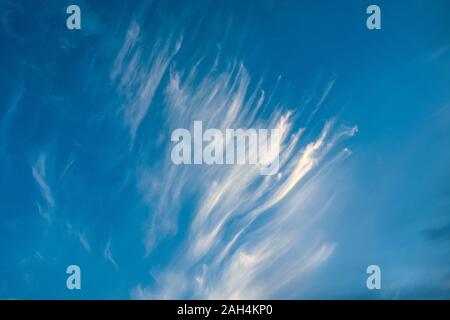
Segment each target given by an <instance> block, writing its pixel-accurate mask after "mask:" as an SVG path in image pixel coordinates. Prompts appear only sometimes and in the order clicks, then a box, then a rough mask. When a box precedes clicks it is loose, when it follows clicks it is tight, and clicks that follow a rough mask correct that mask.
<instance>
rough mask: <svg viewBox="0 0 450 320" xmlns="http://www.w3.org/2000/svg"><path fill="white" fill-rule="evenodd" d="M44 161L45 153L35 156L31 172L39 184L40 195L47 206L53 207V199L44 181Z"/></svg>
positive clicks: (45, 158)
mask: <svg viewBox="0 0 450 320" xmlns="http://www.w3.org/2000/svg"><path fill="white" fill-rule="evenodd" d="M46 162H47V155H46V154H44V153H41V154H40V155H39V157H38V158H37V160H36V162H35V163H34V164H33V165H32V167H31V172H32V174H33V178H34V180H35V181H36V183H37V184H38V185H39V188H40V191H41V194H42V196H43V197H44V199H45V201H46V202H47V204H48V206H49V207H51V208H53V207H55V205H56V204H55V199H54V198H53V195H52V191H51V189H50V186H49V185H48V183H47V181H46Z"/></svg>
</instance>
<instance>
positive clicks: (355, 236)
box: [0, 0, 450, 299]
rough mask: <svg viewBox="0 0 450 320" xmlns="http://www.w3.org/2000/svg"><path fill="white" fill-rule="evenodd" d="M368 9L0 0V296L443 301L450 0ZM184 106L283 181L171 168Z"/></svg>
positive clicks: (448, 293) (449, 219)
mask: <svg viewBox="0 0 450 320" xmlns="http://www.w3.org/2000/svg"><path fill="white" fill-rule="evenodd" d="M69 4H77V5H79V6H80V8H81V13H82V29H81V30H72V31H71V30H68V29H67V28H66V17H67V14H66V8H67V6H68V5H69ZM370 4H373V3H370V2H367V1H345V2H344V1H339V2H338V1H146V2H144V1H121V0H120V1H119V0H117V1H88V0H77V1H76V3H75V2H74V3H72V2H69V1H63V0H61V1H56V0H53V1H50V0H48V1H25V0H21V1H9V0H1V1H0V39H1V43H2V45H1V48H2V50H0V70H1V72H0V298H2V299H42V298H58V299H82V298H85V299H130V298H131V299H141V298H144V299H145V298H149V299H167V298H188V299H207V298H250V299H253V298H307V299H310V298H325V299H345V298H355V299H368V298H374V299H395V298H449V297H450V260H449V255H450V249H449V248H450V246H449V244H450V188H449V186H450V184H449V179H450V168H449V165H448V163H450V161H449V160H450V149H449V146H450V90H449V88H450V72H449V71H450V21H449V19H448V12H449V9H450V8H449V3H448V1H445V0H442V1H441V0H435V1H408V2H406V1H377V3H376V4H377V5H379V6H380V8H381V12H382V29H381V30H374V31H370V30H368V29H367V28H366V19H367V14H366V8H367V6H368V5H370ZM194 120H202V121H203V122H204V125H207V126H209V127H211V128H249V127H262V128H264V127H265V128H268V127H273V126H277V127H280V128H282V129H283V130H284V132H285V136H284V138H283V143H282V148H281V153H280V161H281V165H280V175H276V176H270V177H267V178H265V177H261V176H259V175H258V173H257V171H256V170H254V168H249V167H248V166H175V165H174V164H172V162H171V161H170V150H171V147H172V143H171V141H170V135H171V132H172V131H173V130H174V129H176V128H188V127H189V126H190V125H191V124H192V123H193V121H194ZM71 264H76V265H79V266H80V268H81V274H82V289H81V290H68V289H67V288H66V278H67V274H66V272H65V271H66V267H67V266H68V265H71ZM372 264H376V265H379V266H380V268H381V272H382V289H381V290H372V291H369V290H368V289H367V287H366V278H367V274H366V268H367V266H369V265H372Z"/></svg>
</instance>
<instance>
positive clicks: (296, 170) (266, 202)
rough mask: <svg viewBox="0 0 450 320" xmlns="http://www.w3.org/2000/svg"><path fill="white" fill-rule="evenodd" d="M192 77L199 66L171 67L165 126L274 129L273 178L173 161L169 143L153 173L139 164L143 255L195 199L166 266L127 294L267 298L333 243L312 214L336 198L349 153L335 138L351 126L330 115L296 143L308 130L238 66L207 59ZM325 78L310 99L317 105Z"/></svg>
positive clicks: (322, 258) (312, 266) (310, 268)
mask: <svg viewBox="0 0 450 320" xmlns="http://www.w3.org/2000/svg"><path fill="white" fill-rule="evenodd" d="M199 74H200V71H199V64H196V65H194V67H192V68H191V69H190V70H189V71H188V70H183V69H175V68H173V69H171V73H170V80H169V83H168V84H167V87H166V88H165V111H166V117H167V119H168V124H169V127H170V128H169V129H170V130H173V129H175V128H180V127H182V128H189V127H190V126H191V125H192V123H193V121H194V120H201V121H203V125H204V127H211V128H219V129H225V128H248V127H254V128H279V129H281V131H282V132H283V134H282V138H281V154H280V175H278V176H266V177H262V176H260V174H259V168H258V167H256V166H202V167H189V168H187V167H183V166H179V167H176V166H174V165H172V164H171V162H170V156H169V152H170V145H168V146H167V149H166V153H165V155H164V157H163V159H162V161H164V162H163V164H162V165H161V170H158V171H154V170H153V171H151V170H150V169H144V170H142V172H141V179H140V182H139V190H140V191H141V192H142V194H143V196H144V199H145V200H146V201H147V203H148V204H149V207H151V209H150V210H151V217H150V223H149V227H148V229H147V235H146V249H147V252H149V251H150V250H151V249H152V248H153V247H154V246H155V245H157V244H158V241H161V240H162V239H164V238H165V237H166V236H170V235H173V234H175V233H176V232H177V229H178V218H177V215H178V214H179V212H180V211H181V208H183V206H185V205H186V201H188V200H189V199H186V197H187V196H186V195H195V196H199V195H200V199H199V201H198V203H197V204H196V206H195V211H194V215H193V217H192V223H190V225H189V226H188V235H187V236H186V239H185V244H184V245H182V246H181V247H180V249H179V252H178V253H177V254H176V255H175V256H174V263H173V264H171V265H170V266H168V268H167V269H165V270H163V271H161V272H159V273H156V276H155V277H156V280H157V285H155V286H154V287H152V289H151V290H150V288H145V287H142V285H139V286H138V287H136V288H135V290H134V291H133V292H134V294H135V295H136V292H138V293H142V292H146V293H148V292H150V291H151V292H152V295H151V296H152V297H153V298H163V299H166V298H185V297H187V293H188V292H189V295H191V294H193V295H194V297H197V298H268V297H275V296H276V295H277V293H279V292H283V290H285V289H286V288H287V287H289V286H291V285H292V283H296V282H298V281H300V280H301V279H305V275H306V274H308V273H311V272H314V271H315V270H317V268H319V267H320V266H321V265H322V264H323V263H324V262H326V261H327V259H329V257H330V256H331V255H332V254H333V252H334V250H335V248H336V244H335V243H333V242H332V241H328V240H326V239H324V237H323V236H322V235H321V234H320V232H318V230H320V217H322V216H323V215H324V214H325V213H326V212H327V210H330V208H331V205H332V203H333V201H334V200H335V197H334V196H333V195H334V194H335V191H334V190H330V188H329V187H328V185H327V181H329V180H330V179H332V177H333V172H335V171H336V170H338V168H339V166H340V164H341V160H343V159H345V158H346V157H347V156H349V155H350V152H348V150H347V149H344V150H343V151H340V150H339V149H338V144H339V143H340V142H341V141H342V140H343V139H344V138H346V137H351V136H353V135H354V134H355V133H356V131H357V129H356V127H354V128H346V127H339V126H337V125H336V121H335V120H333V119H331V120H329V121H327V122H326V123H325V125H324V127H323V129H322V131H321V132H320V133H319V134H318V136H317V137H316V138H315V139H312V140H310V141H306V140H305V141H303V140H302V139H301V137H302V134H303V133H304V132H305V131H306V130H307V128H299V126H298V125H297V124H296V121H297V120H298V118H297V117H296V114H295V112H294V111H289V110H286V108H284V107H283V106H282V105H280V104H277V102H276V101H274V100H273V99H271V98H270V99H266V93H265V92H264V91H263V90H262V88H261V82H258V83H257V84H256V85H253V86H252V82H251V80H250V76H249V74H248V72H247V70H246V69H245V67H244V66H243V65H242V64H241V63H230V64H229V65H228V66H227V67H225V69H224V70H223V71H222V72H219V71H218V70H217V64H214V65H213V66H212V67H211V70H210V71H209V72H207V73H206V74H205V75H204V76H199ZM334 81H335V80H334V79H333V80H332V81H331V82H330V83H329V84H328V85H327V87H326V88H325V90H324V91H323V93H322V94H321V96H320V97H319V98H318V101H319V103H318V107H320V105H321V104H323V103H324V101H325V99H326V97H327V96H328V95H329V93H330V91H331V90H332V88H333V86H334ZM270 108H272V109H274V110H275V111H274V112H273V113H272V115H271V116H269V117H267V115H265V116H264V117H263V116H262V115H261V114H262V113H261V110H267V109H270ZM268 157H270V155H268ZM322 193H323V194H322ZM311 230H315V232H311ZM173 275H177V276H176V281H174V279H173ZM138 295H139V294H138Z"/></svg>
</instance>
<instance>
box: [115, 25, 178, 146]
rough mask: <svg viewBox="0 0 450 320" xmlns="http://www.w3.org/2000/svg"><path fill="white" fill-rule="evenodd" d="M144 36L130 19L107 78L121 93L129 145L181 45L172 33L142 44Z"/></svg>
mask: <svg viewBox="0 0 450 320" xmlns="http://www.w3.org/2000/svg"><path fill="white" fill-rule="evenodd" d="M145 36H146V35H145V32H143V31H142V30H141V27H140V26H139V24H138V22H136V21H133V22H132V23H131V25H130V27H129V29H128V31H127V34H126V36H125V40H124V42H123V45H122V48H121V49H120V51H119V52H118V54H117V57H116V59H115V62H114V65H113V67H112V71H111V79H112V80H116V81H117V86H118V90H119V91H120V92H121V93H122V94H123V95H124V96H125V102H124V105H123V114H124V121H125V124H126V125H127V127H128V128H129V130H130V138H131V146H133V144H134V140H135V138H136V134H137V131H138V129H139V126H140V124H141V122H142V120H143V119H144V117H145V115H146V114H147V111H148V109H149V108H150V105H151V104H152V101H153V97H154V96H155V93H156V91H157V89H158V87H159V85H160V82H161V79H162V77H163V76H164V74H165V72H166V70H167V68H168V66H169V64H170V62H171V61H172V59H173V58H174V56H175V55H176V54H177V52H178V51H179V50H180V48H181V44H182V37H181V35H178V34H176V33H174V34H171V35H169V37H167V38H162V37H161V38H160V39H159V40H158V41H157V42H156V43H154V44H153V45H152V46H150V47H146V42H144V41H140V40H141V38H145Z"/></svg>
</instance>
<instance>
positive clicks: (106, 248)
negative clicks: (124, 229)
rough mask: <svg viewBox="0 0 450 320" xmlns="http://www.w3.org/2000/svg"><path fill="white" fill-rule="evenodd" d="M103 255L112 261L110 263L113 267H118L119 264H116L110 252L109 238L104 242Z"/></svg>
mask: <svg viewBox="0 0 450 320" xmlns="http://www.w3.org/2000/svg"><path fill="white" fill-rule="evenodd" d="M103 257H104V258H105V259H106V260H107V261H109V262H111V263H112V265H113V266H114V268H116V270H118V269H119V266H118V265H117V262H116V260H115V259H114V257H113V255H112V252H111V238H109V239H108V242H107V243H106V246H105V250H104V251H103Z"/></svg>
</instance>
